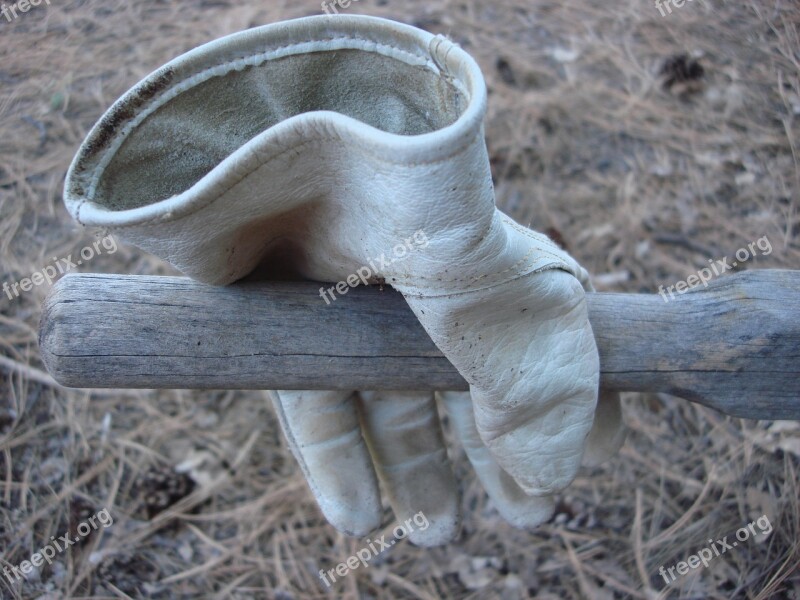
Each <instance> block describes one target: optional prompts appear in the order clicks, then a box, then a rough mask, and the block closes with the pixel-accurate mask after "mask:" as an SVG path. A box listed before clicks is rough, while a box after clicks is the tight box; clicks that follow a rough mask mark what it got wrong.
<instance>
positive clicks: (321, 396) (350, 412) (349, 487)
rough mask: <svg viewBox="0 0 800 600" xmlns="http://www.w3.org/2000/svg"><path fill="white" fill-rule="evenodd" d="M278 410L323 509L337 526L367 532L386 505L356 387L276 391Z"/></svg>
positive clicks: (351, 531) (378, 520)
mask: <svg viewBox="0 0 800 600" xmlns="http://www.w3.org/2000/svg"><path fill="white" fill-rule="evenodd" d="M272 399H273V403H274V405H275V411H276V412H277V414H278V419H279V420H280V423H281V427H282V428H283V432H284V434H285V435H286V438H287V440H288V441H289V446H290V448H291V449H292V453H293V454H294V456H295V458H296V459H297V462H298V463H300V468H301V469H302V470H303V474H304V475H305V477H306V480H307V481H308V485H309V486H310V488H311V492H312V493H313V494H314V497H315V498H316V499H317V503H318V504H319V507H320V509H321V510H322V513H323V514H324V515H325V518H326V519H327V520H328V522H329V523H330V524H331V525H333V526H334V527H335V528H336V529H338V530H339V531H341V532H342V533H345V534H347V535H352V536H364V535H366V534H368V533H369V532H370V531H373V530H374V529H376V528H377V527H378V526H380V523H381V518H382V516H383V510H382V506H381V497H380V491H379V488H378V480H377V478H376V477H375V471H374V469H373V467H372V460H371V458H370V455H369V450H368V449H367V446H366V444H365V443H364V439H363V437H362V435H361V425H360V423H359V419H358V410H357V404H356V399H355V396H354V394H353V392H342V391H276V392H272Z"/></svg>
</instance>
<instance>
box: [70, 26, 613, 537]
mask: <svg viewBox="0 0 800 600" xmlns="http://www.w3.org/2000/svg"><path fill="white" fill-rule="evenodd" d="M485 108H486V89H485V85H484V81H483V78H482V76H481V73H480V70H479V68H478V66H477V65H476V64H475V62H474V61H473V60H472V58H470V57H469V56H468V55H467V54H466V53H465V52H464V51H462V50H461V49H460V48H459V47H458V46H457V45H455V44H453V43H451V42H450V41H448V40H447V39H445V38H443V37H441V36H433V35H431V34H429V33H426V32H424V31H421V30H418V29H416V28H413V27H409V26H406V25H401V24H399V23H395V22H392V21H386V20H383V19H377V18H372V17H364V16H343V15H337V16H320V17H307V18H304V19H298V20H294V21H287V22H283V23H277V24H274V25H269V26H266V27H262V28H257V29H252V30H248V31H245V32H242V33H239V34H235V35H232V36H228V37H226V38H223V39H220V40H217V41H215V42H212V43H210V44H206V45H204V46H201V47H200V48H197V49H195V50H193V51H191V52H189V53H187V54H185V55H183V56H181V57H179V58H177V59H175V60H173V61H172V62H170V63H168V64H167V65H165V66H164V67H162V68H161V69H159V70H158V71H156V72H155V73H153V74H152V75H150V76H148V77H147V78H146V79H145V80H143V81H142V82H141V83H139V84H138V85H136V86H135V87H134V88H133V89H131V90H130V91H129V92H128V93H126V94H125V95H124V96H123V97H122V98H121V99H120V100H118V101H117V102H116V103H115V104H114V106H112V108H111V109H110V110H109V111H108V112H107V113H106V114H105V115H104V116H103V118H102V119H101V120H100V122H99V123H98V124H97V125H96V126H95V127H94V128H93V130H92V131H91V132H90V134H89V135H88V137H87V139H86V140H85V142H84V143H83V145H82V147H81V149H80V151H79V152H78V154H77V156H76V157H75V160H74V161H73V164H72V166H71V168H70V171H69V174H68V176H67V182H66V187H65V202H66V205H67V208H68V210H69V211H70V213H71V214H72V215H73V217H74V218H75V219H77V220H78V221H79V222H80V223H83V224H84V225H89V226H96V227H103V228H107V229H110V230H111V231H113V233H114V234H115V235H118V236H119V237H121V238H123V239H125V240H127V241H129V242H131V243H133V244H135V245H137V246H139V247H141V248H143V249H145V250H147V251H150V252H152V253H154V254H156V255H158V256H160V257H162V258H164V259H165V260H167V261H169V262H170V263H172V264H173V265H174V266H176V267H177V268H178V269H180V270H181V271H183V272H184V273H185V274H187V275H189V276H190V277H193V278H195V279H198V280H200V281H204V282H208V283H212V284H221V285H222V284H227V283H231V282H233V281H236V280H237V279H239V278H241V277H243V276H245V275H246V274H248V273H249V272H251V271H252V270H253V269H254V268H255V267H256V266H257V265H259V264H260V263H263V262H264V261H267V262H270V261H272V262H275V261H276V260H283V261H285V264H284V265H283V266H284V267H285V268H287V269H289V270H291V271H293V272H295V273H297V274H299V275H301V276H304V277H306V278H308V279H313V280H317V281H328V282H335V281H342V280H345V279H346V278H347V277H348V276H350V275H354V274H357V273H359V272H362V271H360V269H363V267H364V266H365V265H371V266H374V267H375V268H374V269H373V270H372V272H371V273H370V277H369V281H371V282H378V281H384V280H385V282H386V283H387V284H390V285H392V286H394V287H395V288H396V289H398V290H399V291H400V292H402V293H403V295H404V296H405V298H406V300H407V301H408V303H409V306H410V307H411V309H412V310H413V311H414V313H415V314H416V316H417V317H418V318H419V320H420V322H421V323H422V325H423V326H424V327H425V329H426V330H427V332H428V333H429V334H430V336H431V338H432V339H433V341H434V342H435V343H436V345H437V346H438V347H439V348H440V349H441V350H442V352H443V353H444V354H445V355H446V356H447V357H448V358H449V359H450V361H451V362H452V363H453V364H454V365H455V367H456V368H457V369H458V370H459V372H460V373H461V374H462V375H463V376H464V378H465V379H466V380H467V381H468V382H469V384H470V389H471V395H472V405H473V409H474V418H475V424H476V426H477V431H478V433H479V435H480V439H481V440H482V442H483V443H484V444H485V446H486V448H487V449H488V453H489V454H488V455H490V456H491V457H492V459H493V460H494V461H496V463H497V465H499V468H500V469H502V471H503V472H505V473H507V474H508V475H509V476H510V477H511V478H513V479H514V481H515V482H516V483H517V484H518V486H519V488H520V489H521V490H522V491H524V492H525V493H526V494H528V495H532V496H540V497H547V496H550V495H552V494H553V493H555V492H557V491H559V490H561V489H563V488H564V487H565V486H566V485H568V484H569V483H570V481H572V479H573V478H574V476H575V473H576V470H577V468H578V466H579V464H580V462H581V457H582V456H583V454H584V450H585V448H586V442H587V436H589V432H590V429H591V427H592V423H593V422H595V423H596V424H597V428H596V431H595V432H593V433H592V435H591V436H590V438H589V439H590V441H592V442H593V443H596V446H597V448H602V449H605V450H610V449H613V448H615V447H616V446H617V445H618V444H619V443H620V442H621V438H622V435H621V434H620V431H621V429H620V421H619V407H618V405H617V401H616V400H615V399H614V400H611V401H609V402H607V403H606V402H603V403H601V404H600V405H598V404H597V396H598V383H599V366H598V355H597V349H596V346H595V342H594V338H593V336H592V330H591V327H590V325H589V320H588V317H587V309H586V302H585V298H584V292H583V287H582V284H583V285H584V286H585V285H588V278H587V274H586V272H585V271H584V270H583V269H582V268H581V267H580V266H579V265H578V264H577V263H576V262H575V261H574V260H573V259H572V258H570V257H569V256H568V255H567V254H566V253H564V252H563V251H562V250H560V249H559V248H558V247H557V246H555V245H554V244H553V243H552V242H550V240H549V239H548V238H547V237H546V236H544V235H541V234H539V233H536V232H533V231H530V230H528V229H526V228H524V227H521V226H520V225H518V224H516V223H515V222H514V221H512V220H511V219H510V218H508V217H507V216H505V215H504V214H502V213H501V212H500V211H498V210H497V209H496V208H495V205H494V195H493V189H492V182H491V176H490V172H489V161H488V156H487V153H486V146H485V143H484V132H483V126H482V121H483V118H484V113H485ZM418 232H424V235H425V237H426V239H427V240H428V243H427V245H426V246H425V247H424V248H418V249H415V251H413V252H410V253H409V254H408V256H407V257H406V258H404V259H403V260H402V261H394V262H390V263H388V264H386V263H383V262H381V261H378V264H377V265H375V259H377V258H379V257H382V256H393V250H394V249H395V248H396V247H397V246H398V245H403V244H404V243H405V241H406V240H409V239H412V238H413V236H414V235H415V234H416V233H418ZM277 257H281V258H280V259H279V258H277ZM231 333H232V335H239V334H241V333H240V332H231ZM252 333H253V334H255V332H252ZM332 387H333V386H332ZM332 402H334V403H335V400H333V401H332ZM297 406H300V407H302V402H299V403H298V404H297ZM596 409H597V410H598V411H600V412H598V416H597V418H595V411H596ZM297 410H298V411H299V413H298V414H302V415H305V413H306V411H303V410H302V408H299V409H297ZM331 410H335V408H332V409H331ZM398 410H402V409H398ZM308 412H313V411H308ZM462 416H463V415H462ZM304 418H309V419H316V418H317V415H315V414H308V415H306V416H305V417H304ZM348 418H349V417H348ZM464 419H466V417H464ZM287 420H288V419H287ZM454 420H456V419H454ZM387 421H391V419H387ZM382 435H383V434H382ZM309 439H310V438H309ZM311 442H312V443H313V440H311ZM357 447H358V446H357V445H356V446H353V448H357ZM356 452H358V453H360V454H361V455H362V458H361V459H359V460H361V461H362V463H363V464H366V463H365V461H366V459H365V458H364V457H365V455H363V453H361V452H360V451H356ZM481 452H482V451H481ZM595 452H598V453H599V452H600V451H599V450H598V451H594V450H593V451H592V453H593V454H594V453H595ZM387 460H388V459H387ZM337 464H343V463H342V462H341V461H339V459H337ZM360 464H361V463H360ZM306 467H307V465H306ZM492 468H494V467H492ZM497 473H498V477H499V471H498V472H497ZM341 476H344V475H341ZM349 476H350V475H348V477H349ZM492 476H493V475H486V477H492ZM353 477H356V481H364V482H366V479H361V480H359V479H358V478H357V476H355V475H353ZM362 477H366V478H368V477H367V476H366V475H363V476H362ZM313 485H318V486H320V488H319V489H322V484H315V483H313V482H312V486H313ZM365 485H371V484H369V483H365ZM373 491H374V488H373ZM354 493H361V494H364V495H365V496H364V497H365V498H366V497H367V496H369V494H372V493H373V492H370V491H369V490H366V488H365V489H364V490H361V491H360V492H354ZM390 493H395V494H396V495H397V496H399V494H400V492H399V491H396V490H395V491H394V492H390ZM424 493H426V492H425V491H424V490H420V491H419V494H420V495H423V494H424ZM514 494H516V492H515V493H514ZM370 501H372V500H370ZM364 502H366V500H364ZM543 502H550V501H549V500H544V501H543ZM331 510H333V509H331ZM412 510H413V509H412ZM370 519H371V517H369V518H368V516H364V523H365V524H369V523H371V522H373V521H371V520H370ZM343 527H345V526H344V525H343ZM359 527H360V526H359ZM359 527H355V526H354V527H353V531H357V530H358V531H360V529H359ZM345 528H346V527H345ZM442 528H443V530H444V529H447V527H446V526H445V525H443V526H442Z"/></svg>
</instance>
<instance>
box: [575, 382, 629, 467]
mask: <svg viewBox="0 0 800 600" xmlns="http://www.w3.org/2000/svg"><path fill="white" fill-rule="evenodd" d="M627 433H628V432H627V430H626V429H625V424H624V423H623V421H622V406H621V405H620V399H619V393H618V392H609V391H607V390H602V389H601V390H600V396H599V397H598V399H597V408H596V409H595V411H594V423H592V429H591V431H589V436H588V437H587V438H586V451H585V452H584V453H583V460H582V461H581V464H582V465H583V466H585V467H596V466H598V465H600V464H602V463H604V462H605V461H607V460H608V459H609V458H611V457H612V456H614V455H615V454H616V453H617V451H618V450H619V449H620V448H621V447H622V444H624V443H625V437H626V436H627Z"/></svg>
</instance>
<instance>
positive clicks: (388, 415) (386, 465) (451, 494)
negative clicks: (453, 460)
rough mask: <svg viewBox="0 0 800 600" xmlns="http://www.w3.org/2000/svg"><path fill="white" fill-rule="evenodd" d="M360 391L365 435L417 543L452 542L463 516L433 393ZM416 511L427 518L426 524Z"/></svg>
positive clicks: (396, 509) (394, 503) (397, 513)
mask: <svg viewBox="0 0 800 600" xmlns="http://www.w3.org/2000/svg"><path fill="white" fill-rule="evenodd" d="M360 395H361V417H362V421H363V423H364V437H365V438H366V440H367V444H368V445H369V449H370V452H371V453H372V458H373V460H374V461H375V467H376V469H377V471H378V476H379V477H380V479H381V482H382V483H383V484H384V486H385V489H386V494H387V496H388V497H389V502H390V503H391V505H392V509H393V510H394V513H395V516H396V517H397V520H398V522H399V523H401V524H404V525H406V530H408V531H410V534H409V538H410V539H411V541H412V542H414V543H415V544H417V545H420V546H436V545H439V544H445V543H447V542H449V541H451V540H452V539H453V538H454V537H455V536H456V534H457V533H458V526H459V520H460V519H459V502H458V493H457V486H456V480H455V476H454V475H453V469H452V467H451V465H450V461H449V459H448V457H447V450H446V448H445V443H444V438H443V437H442V430H441V427H440V424H439V415H438V413H437V412H436V402H435V400H434V397H433V394H432V393H431V392H386V391H381V392H361V393H360ZM420 513H422V515H420ZM415 515H420V516H417V519H421V518H424V519H425V521H426V522H427V523H428V525H427V526H426V527H425V529H422V528H421V527H419V526H416V525H415V523H416V522H417V519H415V518H414V517H415ZM409 522H410V523H409Z"/></svg>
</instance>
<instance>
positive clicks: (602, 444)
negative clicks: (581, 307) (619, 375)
mask: <svg viewBox="0 0 800 600" xmlns="http://www.w3.org/2000/svg"><path fill="white" fill-rule="evenodd" d="M576 276H577V278H578V281H580V283H581V286H583V289H584V291H586V292H594V291H595V289H594V286H593V285H592V281H591V278H590V277H589V273H588V272H587V271H586V269H584V268H582V267H581V268H579V269H577V270H576ZM626 436H627V431H626V429H625V425H624V423H623V421H622V407H621V405H620V398H619V393H618V392H609V391H606V390H603V389H601V390H600V394H599V396H598V398H597V408H596V409H595V411H594V422H593V423H592V429H591V430H590V431H589V435H588V436H587V438H586V450H585V451H584V453H583V459H582V460H581V465H583V466H584V467H596V466H598V465H600V464H602V463H604V462H605V461H607V460H608V459H609V458H611V457H612V456H614V455H615V454H616V453H617V451H618V450H619V449H620V448H621V447H622V444H624V443H625V437H626Z"/></svg>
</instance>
